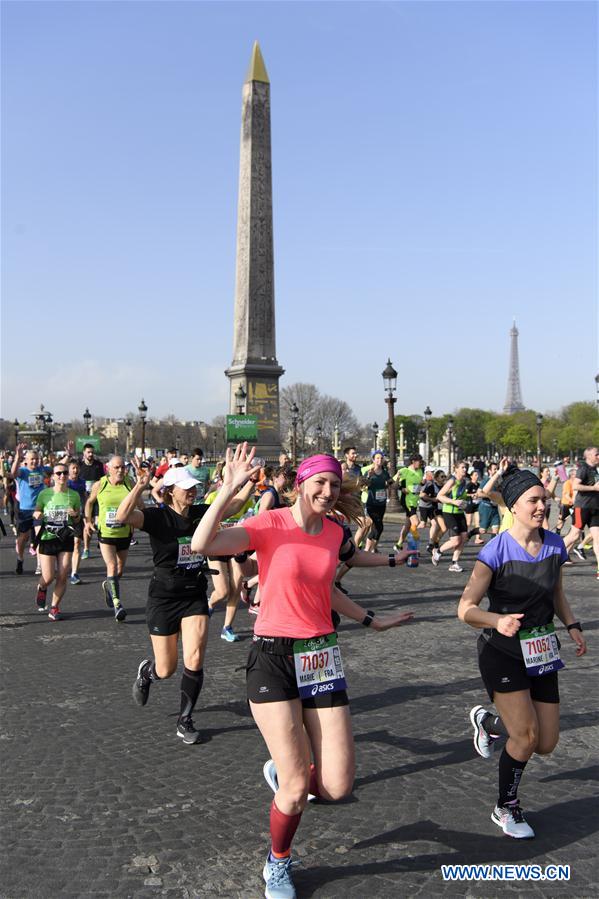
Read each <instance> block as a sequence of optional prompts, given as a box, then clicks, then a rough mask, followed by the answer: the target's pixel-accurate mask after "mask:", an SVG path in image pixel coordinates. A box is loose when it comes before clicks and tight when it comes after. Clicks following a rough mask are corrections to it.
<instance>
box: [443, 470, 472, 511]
mask: <svg viewBox="0 0 599 899" xmlns="http://www.w3.org/2000/svg"><path fill="white" fill-rule="evenodd" d="M449 495H450V496H451V498H452V499H463V500H467V499H468V494H467V493H466V478H464V480H463V481H456V482H455V484H454V485H453V486H452V488H451V490H450V491H449ZM441 511H442V512H448V513H450V514H451V515H463V514H464V510H463V509H458V507H457V506H452V505H451V503H443V505H442V506H441Z"/></svg>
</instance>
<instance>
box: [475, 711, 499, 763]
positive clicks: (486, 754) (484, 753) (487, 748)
mask: <svg viewBox="0 0 599 899" xmlns="http://www.w3.org/2000/svg"><path fill="white" fill-rule="evenodd" d="M490 714H491V713H490V712H487V710H486V709H484V708H483V707H482V705H475V706H474V708H472V709H470V721H471V722H472V727H473V728H474V748H475V749H476V751H477V752H478V754H479V755H480V757H481V758H483V759H490V758H491V756H492V755H493V752H494V750H495V740H494V739H493V737H490V736H489V734H488V733H487V732H486V730H483V727H482V723H483V721H484V720H485V718H486V717H487V715H490Z"/></svg>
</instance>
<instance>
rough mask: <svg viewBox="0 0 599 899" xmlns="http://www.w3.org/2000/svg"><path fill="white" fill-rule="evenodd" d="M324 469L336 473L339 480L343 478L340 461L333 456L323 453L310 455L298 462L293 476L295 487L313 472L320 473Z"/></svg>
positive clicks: (313, 473)
mask: <svg viewBox="0 0 599 899" xmlns="http://www.w3.org/2000/svg"><path fill="white" fill-rule="evenodd" d="M324 471H330V472H332V474H336V475H337V477H338V478H339V480H340V481H342V480H343V471H342V469H341V462H338V461H337V459H335V458H334V457H333V456H327V455H325V454H324V453H323V454H320V455H318V456H310V457H309V458H308V459H304V461H303V462H301V463H300V465H299V467H298V469H297V475H296V477H295V485H296V487H299V485H300V484H301V483H303V481H305V480H306V479H307V478H311V477H312V476H313V475H315V474H322V473H323V472H324Z"/></svg>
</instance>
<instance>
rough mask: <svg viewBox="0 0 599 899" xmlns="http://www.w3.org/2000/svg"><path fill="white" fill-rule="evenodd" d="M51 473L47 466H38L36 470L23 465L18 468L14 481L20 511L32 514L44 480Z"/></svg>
mask: <svg viewBox="0 0 599 899" xmlns="http://www.w3.org/2000/svg"><path fill="white" fill-rule="evenodd" d="M51 473H52V469H51V468H48V466H47V465H40V466H38V467H37V468H27V467H26V466H24V465H23V466H22V467H21V468H19V470H18V472H17V476H16V478H15V481H16V484H17V496H18V498H19V508H20V509H21V511H23V512H33V510H34V509H35V503H36V500H37V498H38V496H39V495H40V493H41V492H42V490H43V489H44V488H45V486H46V485H45V483H44V478H46V477H48V475H49V474H51Z"/></svg>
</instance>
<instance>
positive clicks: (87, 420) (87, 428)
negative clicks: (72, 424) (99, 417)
mask: <svg viewBox="0 0 599 899" xmlns="http://www.w3.org/2000/svg"><path fill="white" fill-rule="evenodd" d="M91 420H92V416H91V412H90V411H89V409H88V408H87V406H86V407H85V412H84V413H83V421H84V422H85V433H86V434H87V436H88V437H89V435H90V434H91Z"/></svg>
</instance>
